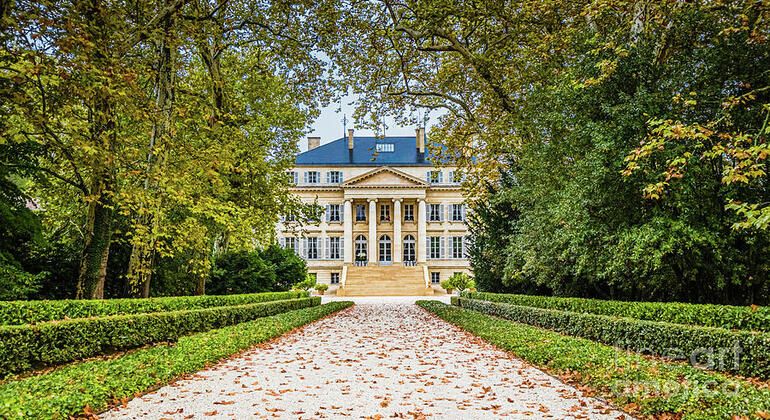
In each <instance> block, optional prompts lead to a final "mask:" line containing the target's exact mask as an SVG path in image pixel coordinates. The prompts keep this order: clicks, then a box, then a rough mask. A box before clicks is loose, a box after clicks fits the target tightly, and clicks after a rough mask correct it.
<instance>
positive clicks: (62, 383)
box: [0, 302, 352, 419]
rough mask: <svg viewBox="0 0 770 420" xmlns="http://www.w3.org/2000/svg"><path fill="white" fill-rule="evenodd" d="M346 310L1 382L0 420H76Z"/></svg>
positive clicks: (310, 311)
mask: <svg viewBox="0 0 770 420" xmlns="http://www.w3.org/2000/svg"><path fill="white" fill-rule="evenodd" d="M351 305H352V302H332V303H327V304H324V305H321V306H316V307H312V308H306V309H301V310H297V311H290V312H285V313H282V314H279V315H275V316H271V317H267V318H260V319H257V320H255V321H250V322H244V323H241V324H238V325H233V326H229V327H225V328H220V329H216V330H212V331H208V332H203V333H198V334H192V335H188V336H184V337H181V338H180V339H179V341H178V342H177V343H175V344H174V345H173V346H170V345H165V344H158V345H155V346H152V347H149V348H144V349H139V350H136V351H132V352H130V353H126V354H123V355H121V356H120V357H116V358H110V359H97V360H89V361H84V362H79V363H73V364H71V365H67V366H62V367H61V368H59V369H55V370H52V371H50V372H45V373H43V374H41V375H36V376H30V377H26V378H20V379H18V380H12V381H7V382H5V383H2V384H0V418H3V419H6V418H7V419H15V418H60V419H64V418H71V417H80V416H81V415H83V414H85V412H84V410H85V409H86V407H89V408H90V409H91V410H92V411H94V412H99V411H102V410H104V409H106V408H108V406H109V405H110V404H113V403H114V402H115V401H120V400H125V399H131V398H133V397H135V396H136V395H139V394H142V393H144V392H147V391H149V390H151V389H155V388H157V387H159V386H162V385H164V384H167V383H169V382H170V381H172V380H174V379H175V378H177V377H179V376H181V375H184V374H190V373H193V372H196V371H198V370H200V369H203V368H205V367H206V366H208V365H210V364H212V363H216V362H217V361H218V360H221V359H223V358H226V357H228V356H230V355H232V354H235V353H238V352H239V351H241V350H244V349H248V348H250V347H252V346H254V345H255V344H258V343H261V342H264V341H267V340H269V339H271V338H274V337H277V336H279V335H281V334H284V333H286V332H289V331H292V330H293V329H295V328H298V327H301V326H302V325H305V324H308V323H310V322H313V321H315V320H317V319H320V318H323V317H325V316H327V315H329V314H332V313H334V312H337V311H339V310H342V309H345V308H347V307H349V306H351Z"/></svg>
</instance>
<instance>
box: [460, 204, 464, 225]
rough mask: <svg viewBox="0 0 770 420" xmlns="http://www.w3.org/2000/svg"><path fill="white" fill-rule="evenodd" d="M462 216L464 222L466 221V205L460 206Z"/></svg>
mask: <svg viewBox="0 0 770 420" xmlns="http://www.w3.org/2000/svg"><path fill="white" fill-rule="evenodd" d="M460 214H461V215H462V218H463V219H462V220H463V222H464V221H465V204H460Z"/></svg>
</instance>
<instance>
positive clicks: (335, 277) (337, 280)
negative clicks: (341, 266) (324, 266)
mask: <svg viewBox="0 0 770 420" xmlns="http://www.w3.org/2000/svg"><path fill="white" fill-rule="evenodd" d="M329 283H331V284H340V273H332V279H331V281H330V282H329Z"/></svg>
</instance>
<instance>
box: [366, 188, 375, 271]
mask: <svg viewBox="0 0 770 420" xmlns="http://www.w3.org/2000/svg"><path fill="white" fill-rule="evenodd" d="M367 201H368V202H369V250H368V251H369V262H370V263H372V264H374V263H376V262H377V199H376V198H370V199H368V200H367Z"/></svg>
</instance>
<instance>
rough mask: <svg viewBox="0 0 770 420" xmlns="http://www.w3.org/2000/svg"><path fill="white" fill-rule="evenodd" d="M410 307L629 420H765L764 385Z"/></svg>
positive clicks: (459, 313) (767, 396)
mask: <svg viewBox="0 0 770 420" xmlns="http://www.w3.org/2000/svg"><path fill="white" fill-rule="evenodd" d="M417 303H418V305H420V306H421V307H423V308H425V309H427V310H428V311H430V312H433V313H434V314H436V315H438V316H439V317H440V318H442V319H444V320H446V321H448V322H450V323H452V324H455V325H457V326H459V327H461V328H463V329H465V330H467V331H469V332H471V333H473V334H475V335H477V336H479V337H481V338H483V339H485V340H487V341H489V342H490V343H492V344H494V345H496V346H498V347H500V348H502V349H504V350H507V351H510V352H512V353H513V354H515V355H516V356H518V357H520V358H521V359H524V360H526V361H528V362H530V363H532V364H533V365H536V366H538V367H539V368H541V369H544V370H545V371H547V372H549V373H551V374H553V375H556V376H559V377H560V378H562V379H564V380H566V381H567V382H570V383H572V384H574V385H576V386H578V387H579V388H581V389H586V388H587V389H588V390H591V391H592V392H595V393H596V394H598V395H600V396H601V397H603V398H605V399H607V400H608V401H611V402H612V403H613V404H615V405H616V406H618V407H620V408H622V409H624V410H625V411H627V412H629V413H631V414H635V415H641V416H646V417H656V418H666V417H667V416H668V417H669V418H671V417H673V418H679V417H682V418H687V419H714V418H732V417H733V416H747V418H751V417H753V418H770V387H768V384H767V383H762V382H758V381H755V382H752V381H750V380H745V379H741V378H735V377H731V376H728V375H725V374H721V373H716V372H709V371H704V370H701V369H698V368H695V367H692V366H690V365H688V364H684V363H677V362H666V361H663V360H660V359H653V358H647V357H643V356H641V355H639V354H635V353H631V352H626V351H623V350H620V349H617V348H615V347H611V346H608V345H604V344H599V343H596V342H594V341H591V340H587V339H583V338H576V337H570V336H565V335H561V334H559V333H555V332H552V331H548V330H544V329H541V328H537V327H533V326H529V325H525V324H519V323H516V322H511V321H506V320H503V319H500V318H496V317H492V316H488V315H484V314H482V313H479V312H475V311H471V310H467V309H462V308H458V307H454V306H449V305H446V304H443V303H440V302H436V301H419V302H417ZM765 416H767V417H765ZM739 418H740V417H739Z"/></svg>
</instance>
